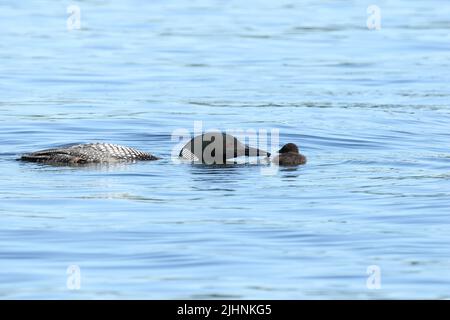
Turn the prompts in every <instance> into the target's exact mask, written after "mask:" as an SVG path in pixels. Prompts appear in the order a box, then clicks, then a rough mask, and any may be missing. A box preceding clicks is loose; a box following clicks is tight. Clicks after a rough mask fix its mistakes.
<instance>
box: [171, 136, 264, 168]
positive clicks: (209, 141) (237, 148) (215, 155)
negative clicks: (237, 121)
mask: <svg viewBox="0 0 450 320" xmlns="http://www.w3.org/2000/svg"><path fill="white" fill-rule="evenodd" d="M179 155H180V157H183V158H184V159H188V160H192V161H200V162H203V163H206V164H224V163H225V162H226V159H232V158H236V157H240V156H250V157H257V156H267V157H270V153H269V152H267V151H264V150H261V149H258V148H253V147H250V146H248V145H245V144H243V143H242V142H240V141H239V140H238V139H237V138H235V137H233V136H232V135H229V134H226V133H224V132H208V133H204V134H201V135H199V136H196V137H194V138H193V139H191V140H190V141H189V142H188V143H186V145H185V146H184V147H183V148H182V149H181V151H180V154H179Z"/></svg>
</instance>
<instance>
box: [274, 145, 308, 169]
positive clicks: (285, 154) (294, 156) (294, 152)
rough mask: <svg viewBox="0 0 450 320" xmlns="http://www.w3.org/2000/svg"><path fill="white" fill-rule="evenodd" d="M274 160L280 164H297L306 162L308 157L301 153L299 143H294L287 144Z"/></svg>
mask: <svg viewBox="0 0 450 320" xmlns="http://www.w3.org/2000/svg"><path fill="white" fill-rule="evenodd" d="M278 153H279V155H278V156H276V157H275V158H274V159H273V160H272V162H273V163H275V164H278V165H280V166H296V165H300V164H305V163H306V157H305V156H304V155H302V154H301V153H299V151H298V147H297V145H295V144H294V143H288V144H285V145H284V146H283V147H282V148H281V149H280V150H279V151H278Z"/></svg>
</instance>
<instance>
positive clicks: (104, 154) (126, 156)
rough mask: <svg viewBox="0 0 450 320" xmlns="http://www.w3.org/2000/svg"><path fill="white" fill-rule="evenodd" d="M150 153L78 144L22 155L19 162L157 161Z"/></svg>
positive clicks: (113, 146) (116, 146)
mask: <svg viewBox="0 0 450 320" xmlns="http://www.w3.org/2000/svg"><path fill="white" fill-rule="evenodd" d="M158 159H159V158H157V157H155V156H153V155H152V154H150V153H147V152H143V151H140V150H137V149H133V148H130V147H126V146H120V145H116V144H109V143H89V144H78V145H74V146H70V147H63V148H55V149H47V150H42V151H37V152H33V153H29V154H24V155H23V156H22V157H21V158H20V160H24V161H32V162H44V163H55V164H58V163H61V164H84V163H108V162H119V161H138V160H158Z"/></svg>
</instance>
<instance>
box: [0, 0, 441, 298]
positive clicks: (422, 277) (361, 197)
mask: <svg viewBox="0 0 450 320" xmlns="http://www.w3.org/2000/svg"><path fill="white" fill-rule="evenodd" d="M69 4H70V3H69V2H66V1H62V2H56V3H55V2H54V1H49V0H48V1H33V2H31V1H20V2H18V1H8V2H6V1H3V2H2V3H1V4H0V36H1V41H0V128H1V129H0V265H1V268H0V297H1V298H6V299H12V298H27V299H29V298H31V299H43V298H44V299H49V298H62V299H79V298H88V299H91V298H95V299H104V298H107V299H117V298H138V299H142V298H145V299H164V298H167V299H178V298H188V299H190V298H238V299H241V298H242V299H244V298H246V299H260V298H272V299H298V298H306V299H325V298H327V299H338V298H339V299H341V298H350V299H372V298H388V299H390V298H394V299H395V298H450V295H449V290H448V288H449V287H450V276H449V270H450V251H449V245H448V244H449V243H450V233H449V227H450V216H449V213H450V210H449V209H450V197H449V196H450V153H449V142H450V134H449V133H448V131H449V130H448V127H449V123H450V105H449V96H450V90H449V83H450V72H449V67H450V41H449V40H450V33H449V27H450V20H449V17H450V4H449V2H448V1H439V0H433V1H396V3H395V4H393V3H392V1H378V2H377V3H376V4H377V5H378V6H380V8H381V10H382V28H381V30H379V31H370V30H368V29H367V27H366V19H367V14H366V9H367V6H368V4H369V3H367V2H365V1H321V2H318V1H285V0H283V1H253V0H252V1H237V0H233V1H218V0H216V1H214V0H198V1H187V0H180V1H162V0H160V1H157V0H154V1H138V0H128V1H120V2H118V1H95V2H87V1H79V2H78V3H77V4H78V5H79V6H80V8H81V26H82V28H81V30H73V31H71V32H69V31H68V30H67V28H66V20H67V18H68V15H67V13H66V8H67V5H69ZM194 121H203V126H204V129H205V130H208V129H213V128H217V129H222V130H226V129H243V130H247V129H256V130H258V129H266V130H270V129H273V128H275V129H279V130H280V135H281V136H280V142H281V143H284V142H294V143H297V144H298V145H299V146H300V148H301V150H302V152H303V153H304V154H306V155H307V157H308V161H309V162H308V164H307V165H306V166H302V167H298V168H284V169H281V170H279V171H278V172H277V173H276V174H274V175H264V174H262V172H261V166H257V165H234V166H228V167H226V168H216V167H205V166H193V165H190V164H186V163H182V164H174V163H173V162H172V161H171V159H170V156H171V152H172V150H173V149H174V148H175V147H176V145H177V141H173V140H172V139H171V134H172V132H173V131H174V130H177V129H180V128H186V129H188V130H193V125H194ZM90 141H103V142H113V143H120V144H126V145H130V146H133V147H137V148H140V149H142V150H146V151H150V152H152V153H154V154H155V155H158V156H161V157H163V158H164V159H163V160H161V161H155V162H143V163H137V164H129V165H114V166H101V167H98V166H94V167H83V168H80V167H77V168H71V167H52V166H46V165H39V164H33V163H21V162H17V161H15V159H16V158H17V156H18V155H20V154H21V153H24V152H29V151H33V150H38V149H41V148H48V147H54V146H59V145H64V144H68V143H78V142H90ZM72 264H75V265H78V266H79V267H80V268H81V273H82V277H81V289H80V290H77V291H71V290H68V288H67V286H66V281H67V275H66V269H67V267H68V266H69V265H72ZM370 265H377V266H379V267H380V268H381V289H379V290H369V289H368V288H367V287H366V280H367V274H366V269H367V267H368V266H370Z"/></svg>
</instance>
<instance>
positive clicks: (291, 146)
mask: <svg viewBox="0 0 450 320" xmlns="http://www.w3.org/2000/svg"><path fill="white" fill-rule="evenodd" d="M288 152H292V153H299V151H298V147H297V145H296V144H295V143H287V144H285V145H284V146H283V147H282V148H281V149H280V150H279V151H278V153H288Z"/></svg>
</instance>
